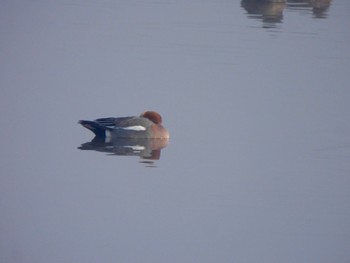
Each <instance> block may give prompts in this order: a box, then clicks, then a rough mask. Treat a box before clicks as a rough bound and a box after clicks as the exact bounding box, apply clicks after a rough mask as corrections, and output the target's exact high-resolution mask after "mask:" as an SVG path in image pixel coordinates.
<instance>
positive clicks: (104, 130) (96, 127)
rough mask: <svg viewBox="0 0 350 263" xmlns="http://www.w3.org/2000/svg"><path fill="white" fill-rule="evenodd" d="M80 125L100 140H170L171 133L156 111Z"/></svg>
mask: <svg viewBox="0 0 350 263" xmlns="http://www.w3.org/2000/svg"><path fill="white" fill-rule="evenodd" d="M78 123H79V124H81V125H82V126H83V127H85V128H87V129H89V130H90V131H92V132H93V133H94V134H95V136H96V137H99V138H105V139H107V138H108V139H118V138H145V139H169V132H168V130H167V129H166V128H164V126H163V125H162V116H161V115H160V114H159V113H158V112H156V111H149V110H148V111H144V112H143V113H141V114H140V116H129V117H108V118H99V119H96V120H93V121H89V120H80V121H79V122H78Z"/></svg>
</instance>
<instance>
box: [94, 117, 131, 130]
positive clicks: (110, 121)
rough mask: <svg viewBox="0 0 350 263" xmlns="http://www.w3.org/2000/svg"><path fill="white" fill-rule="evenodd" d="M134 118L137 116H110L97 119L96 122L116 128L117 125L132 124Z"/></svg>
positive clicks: (125, 125)
mask: <svg viewBox="0 0 350 263" xmlns="http://www.w3.org/2000/svg"><path fill="white" fill-rule="evenodd" d="M133 119H135V117H120V118H114V117H109V118H99V119H96V120H95V122H96V123H98V124H99V125H101V126H104V127H108V128H116V127H128V126H130V123H132V122H133V121H132V120H133Z"/></svg>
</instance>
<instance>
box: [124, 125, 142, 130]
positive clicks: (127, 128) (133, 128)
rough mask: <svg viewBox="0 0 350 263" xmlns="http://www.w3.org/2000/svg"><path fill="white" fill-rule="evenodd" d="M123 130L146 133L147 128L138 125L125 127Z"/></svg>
mask: <svg viewBox="0 0 350 263" xmlns="http://www.w3.org/2000/svg"><path fill="white" fill-rule="evenodd" d="M121 129H123V130H132V131H145V130H146V127H143V126H141V125H136V126H129V127H123V128H121Z"/></svg>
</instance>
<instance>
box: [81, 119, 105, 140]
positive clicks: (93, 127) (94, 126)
mask: <svg viewBox="0 0 350 263" xmlns="http://www.w3.org/2000/svg"><path fill="white" fill-rule="evenodd" d="M79 123H80V124H81V125H83V126H84V127H85V128H87V129H89V130H90V131H92V132H93V133H95V135H96V136H98V137H102V138H103V137H106V130H107V129H108V128H107V127H104V126H101V125H100V124H98V123H97V122H95V121H84V120H80V121H79Z"/></svg>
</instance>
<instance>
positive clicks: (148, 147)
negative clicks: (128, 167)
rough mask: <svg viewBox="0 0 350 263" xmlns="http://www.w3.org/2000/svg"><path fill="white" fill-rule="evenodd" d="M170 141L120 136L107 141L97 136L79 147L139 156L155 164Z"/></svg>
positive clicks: (120, 154)
mask: <svg viewBox="0 0 350 263" xmlns="http://www.w3.org/2000/svg"><path fill="white" fill-rule="evenodd" d="M168 143H169V140H168V139H146V138H120V139H113V140H109V141H105V139H104V138H101V137H95V138H94V139H93V140H92V141H91V142H86V143H84V144H82V145H81V146H80V147H78V149H80V150H92V151H97V152H104V153H107V154H108V155H118V156H139V157H140V158H141V159H142V161H140V162H142V163H146V164H150V165H152V164H154V161H155V160H159V159H160V153H161V150H162V149H163V148H165V147H166V146H167V145H168Z"/></svg>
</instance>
